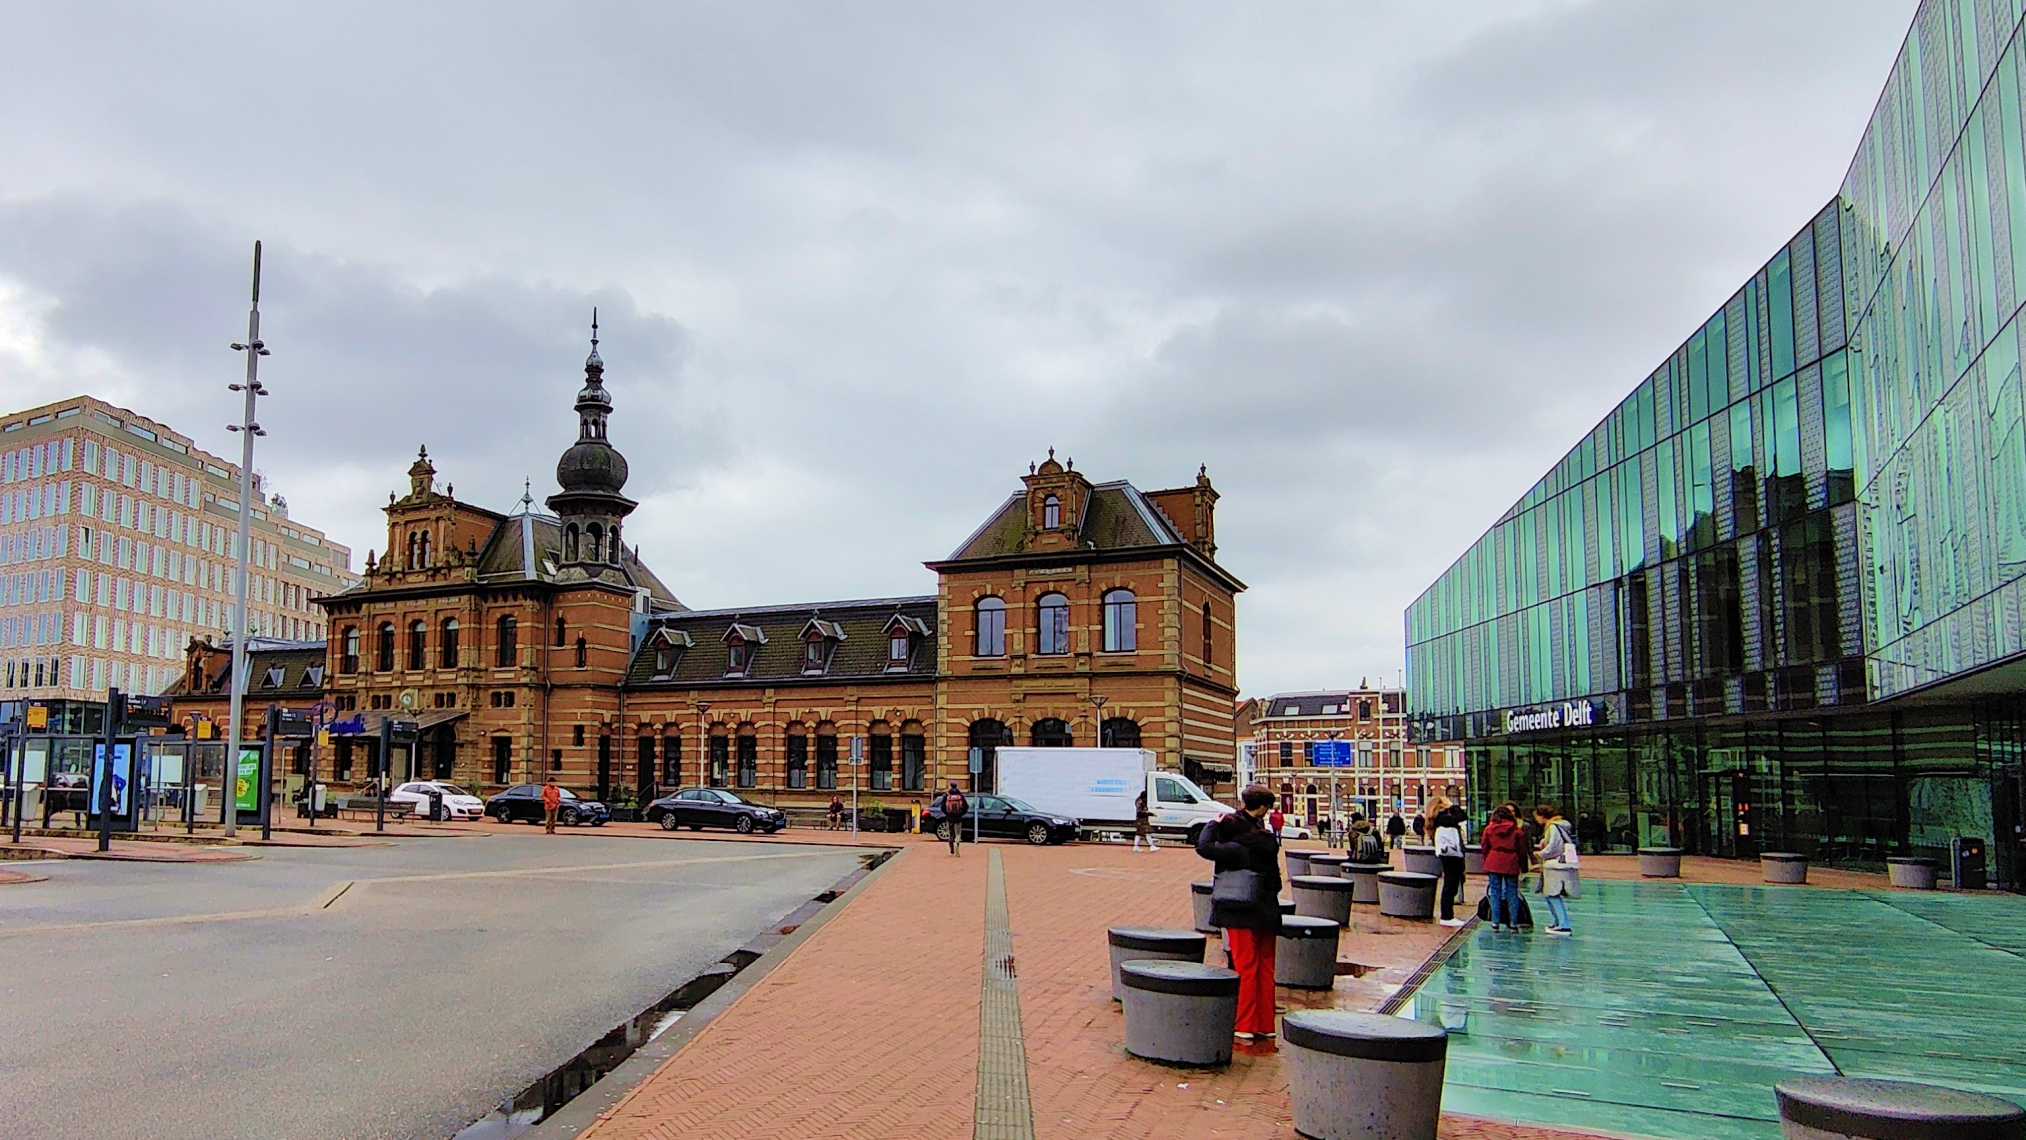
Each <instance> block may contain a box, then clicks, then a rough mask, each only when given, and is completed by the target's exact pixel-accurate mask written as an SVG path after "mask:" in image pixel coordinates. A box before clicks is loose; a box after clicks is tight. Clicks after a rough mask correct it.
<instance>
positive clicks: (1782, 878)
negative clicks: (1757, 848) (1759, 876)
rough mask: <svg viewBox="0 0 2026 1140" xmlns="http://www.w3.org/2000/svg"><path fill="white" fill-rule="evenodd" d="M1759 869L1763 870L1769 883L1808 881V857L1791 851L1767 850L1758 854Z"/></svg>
mask: <svg viewBox="0 0 2026 1140" xmlns="http://www.w3.org/2000/svg"><path fill="white" fill-rule="evenodd" d="M1759 869H1760V870H1761V871H1763V872H1765V876H1766V881H1767V882H1769V883H1805V882H1807V881H1808V857H1807V856H1806V855H1796V854H1794V853H1793V852H1792V851H1767V852H1764V853H1762V854H1760V856H1759Z"/></svg>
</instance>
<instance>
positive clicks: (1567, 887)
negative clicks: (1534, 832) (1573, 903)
mask: <svg viewBox="0 0 2026 1140" xmlns="http://www.w3.org/2000/svg"><path fill="white" fill-rule="evenodd" d="M1534 819H1535V821H1536V822H1538V823H1539V824H1540V825H1541V835H1542V836H1543V838H1542V840H1541V896H1542V897H1543V898H1545V899H1547V900H1548V915H1549V921H1548V933H1549V934H1560V935H1568V934H1569V933H1571V930H1570V927H1569V902H1568V900H1570V899H1572V898H1576V897H1578V896H1579V895H1581V894H1582V893H1583V881H1582V877H1581V875H1580V873H1579V872H1578V871H1577V870H1576V868H1577V865H1578V864H1579V863H1580V862H1581V858H1580V856H1578V855H1577V853H1576V834H1575V830H1574V829H1573V828H1571V827H1570V826H1569V821H1568V820H1566V819H1563V818H1562V813H1561V812H1560V811H1559V810H1557V809H1556V808H1555V805H1553V804H1542V805H1541V806H1539V807H1537V808H1535V809H1534Z"/></svg>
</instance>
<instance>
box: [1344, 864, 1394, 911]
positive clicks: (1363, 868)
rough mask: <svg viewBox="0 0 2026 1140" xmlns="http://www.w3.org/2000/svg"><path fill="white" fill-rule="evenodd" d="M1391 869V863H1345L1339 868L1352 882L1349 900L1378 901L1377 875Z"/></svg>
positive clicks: (1360, 901) (1355, 901) (1359, 901)
mask: <svg viewBox="0 0 2026 1140" xmlns="http://www.w3.org/2000/svg"><path fill="white" fill-rule="evenodd" d="M1392 869H1393V865H1392V864H1391V863H1346V864H1344V865H1343V867H1342V868H1340V870H1341V872H1342V874H1343V876H1344V878H1346V879H1349V880H1350V881H1351V883H1352V888H1351V901H1352V902H1354V903H1375V902H1378V901H1379V876H1380V875H1383V874H1385V873H1386V872H1388V871H1390V870H1392Z"/></svg>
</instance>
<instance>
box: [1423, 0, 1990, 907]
mask: <svg viewBox="0 0 2026 1140" xmlns="http://www.w3.org/2000/svg"><path fill="white" fill-rule="evenodd" d="M2021 12H2022V0H1926V2H1925V3H1923V4H1922V5H1921V6H1920V9H1919V11H1918V12H1917V14H1916V15H1915V17H1914V25H1913V28H1912V30H1911V31H1910V32H1909V34H1908V37H1907V40H1906V43H1905V45H1904V46H1903V47H1902V49H1901V52H1900V55H1899V58H1898V60H1897V61H1896V63H1895V65H1894V67H1893V70H1892V73H1891V76H1890V77H1889V79H1888V81H1887V84H1886V88H1885V92H1884V94H1883V95H1882V96H1881V98H1880V100H1879V103H1878V105H1877V108H1876V110H1875V111H1874V113H1873V115H1872V118H1871V121H1870V123H1869V124H1868V125H1867V127H1866V130H1865V133H1864V137H1863V141H1862V143H1861V144H1860V146H1859V149H1858V153H1857V156H1856V158H1855V159H1854V160H1853V162H1852V164H1851V166H1850V169H1849V172H1848V174H1847V175H1846V176H1845V179H1844V182H1843V186H1842V188H1841V191H1840V192H1839V193H1838V195H1837V196H1836V198H1835V199H1833V200H1832V201H1831V202H1829V203H1828V205H1826V206H1825V207H1824V208H1823V209H1822V210H1821V211H1820V212H1819V213H1818V214H1817V215H1816V216H1815V217H1814V218H1813V219H1811V220H1810V221H1809V222H1808V224H1807V225H1805V226H1803V227H1802V228H1801V229H1800V231H1799V232H1798V233H1796V234H1795V235H1794V237H1793V239H1792V240H1791V241H1789V242H1788V243H1787V244H1786V246H1785V247H1784V248H1782V249H1780V250H1779V251H1777V252H1776V253H1775V254H1774V255H1773V256H1772V257H1771V259H1769V260H1768V261H1767V262H1766V264H1765V265H1764V266H1762V267H1761V268H1760V269H1759V271H1758V272H1757V273H1755V274H1754V275H1753V276H1752V278H1751V279H1750V280H1748V281H1746V282H1745V283H1744V284H1743V286H1742V287H1740V288H1739V289H1738V290H1737V292H1735V293H1734V294H1733V295H1732V296H1731V297H1730V299H1729V300H1728V301H1727V302H1726V303H1725V304H1724V306H1723V307H1722V308H1721V309H1719V310H1717V311H1716V312H1715V313H1712V314H1711V315H1710V317H1709V319H1708V320H1707V321H1705V322H1704V323H1703V324H1702V326H1701V327H1700V328H1698V329H1696V330H1694V331H1693V333H1692V334H1691V335H1690V336H1689V337H1688V338H1687V340H1686V341H1684V342H1683V343H1682V344H1681V345H1680V346H1679V347H1678V348H1676V349H1675V351H1674V352H1673V353H1672V354H1670V355H1669V356H1668V357H1667V359H1666V360H1665V361H1663V362H1662V363H1661V364H1660V365H1659V367H1657V368H1655V369H1654V371H1653V373H1652V374H1651V375H1649V376H1648V377H1646V379H1645V380H1643V381H1642V382H1641V383H1640V384H1639V386H1638V387H1637V388H1636V389H1635V390H1634V391H1633V392H1632V394H1631V395H1629V396H1627V397H1626V398H1625V400H1624V401H1623V402H1622V403H1620V404H1619V405H1618V407H1617V408H1615V409H1614V410H1613V411H1612V412H1611V413H1610V415H1608V416H1606V417H1605V418H1604V420H1603V422H1602V423H1600V424H1598V425H1597V427H1596V428H1595V429H1594V430H1592V431H1591V432H1590V433H1589V434H1588V435H1587V436H1585V437H1584V438H1583V439H1582V441H1581V442H1579V443H1578V444H1577V445H1576V446H1575V447H1574V448H1573V449H1571V450H1570V451H1569V453H1568V454H1567V455H1566V456H1564V457H1563V459H1562V460H1561V462H1559V463H1558V464H1556V465H1555V467H1554V469H1553V470H1552V471H1550V472H1549V473H1548V474H1547V475H1546V476H1545V477H1544V478H1542V479H1541V480H1540V481H1539V482H1538V483H1536V484H1535V485H1534V486H1533V487H1532V488H1531V489H1530V490H1528V491H1527V493H1526V494H1525V495H1524V496H1523V497H1522V498H1521V499H1520V501H1519V502H1518V503H1516V504H1514V506H1513V507H1512V509H1511V510H1509V511H1507V512H1506V513H1505V515H1504V516H1503V517H1501V518H1500V519H1499V521H1498V522H1497V524H1496V525H1495V526H1493V528H1492V529H1491V530H1490V531H1489V532H1488V533H1486V534H1485V535H1484V536H1483V537H1481V538H1480V539H1478V541H1477V542H1476V543H1474V544H1473V545H1472V546H1471V548H1470V549H1469V550H1468V551H1466V552H1465V553H1464V555H1463V556H1462V557H1461V558H1459V559H1458V560H1457V562H1456V563H1455V564H1454V565H1452V566H1451V567H1450V568H1449V569H1448V570H1447V571H1446V572H1445V573H1444V574H1443V575H1442V577H1441V578H1440V579H1438V580H1437V581H1436V582H1435V583H1434V584H1433V585H1432V586H1430V587H1429V588H1428V590H1427V591H1426V592H1424V593H1423V594H1422V595H1421V597H1420V598H1418V599H1417V600H1416V601H1415V602H1414V603H1413V605H1412V606H1410V607H1409V609H1408V611H1407V618H1406V626H1407V661H1408V677H1409V682H1408V689H1409V694H1410V695H1409V700H1410V708H1411V710H1412V713H1413V715H1414V719H1415V725H1416V732H1417V734H1418V735H1420V736H1422V737H1423V738H1425V739H1461V740H1464V741H1466V742H1467V744H1468V746H1469V752H1468V754H1469V756H1470V761H1471V769H1472V780H1473V799H1474V801H1475V802H1476V803H1477V804H1478V805H1480V806H1481V805H1483V804H1484V803H1486V802H1487V801H1493V800H1500V799H1505V798H1512V799H1516V800H1523V801H1524V800H1532V799H1552V800H1558V801H1560V802H1562V803H1563V805H1564V807H1565V809H1566V810H1568V811H1569V814H1570V815H1571V817H1572V818H1578V820H1579V824H1581V825H1582V829H1583V830H1584V831H1585V833H1586V838H1587V839H1588V841H1589V842H1590V843H1591V844H1592V845H1593V846H1596V847H1603V848H1621V849H1622V848H1626V847H1630V846H1633V845H1640V844H1648V845H1651V844H1662V843H1672V844H1676V845H1680V846H1683V847H1686V848H1688V849H1690V850H1695V851H1706V852H1711V853H1719V854H1729V855H1750V854H1753V853H1754V852H1756V851H1759V850H1769V849H1799V850H1803V851H1807V852H1810V853H1812V854H1814V855H1816V856H1817V857H1818V858H1823V859H1828V860H1838V861H1851V862H1876V861H1880V860H1882V859H1883V858H1884V857H1886V856H1887V855H1890V854H1899V853H1905V852H1908V851H1921V852H1924V853H1934V851H1935V850H1937V849H1938V847H1939V846H1940V845H1945V844H1946V841H1947V838H1948V837H1949V836H1952V835H1970V836H1981V837H1983V838H1985V839H1986V841H1987V842H1988V843H1989V844H1991V847H1992V851H1993V854H1994V855H1995V856H1996V857H1997V864H1998V869H1999V871H2000V872H2001V873H2002V874H2004V875H2005V876H2007V877H2008V878H2011V879H2013V880H2015V881H2016V879H2017V877H2018V875H2017V864H2018V863H2019V860H2020V856H2021V854H2022V850H2021V847H2020V840H2021V838H2022V833H2021V832H2019V831H2018V830H2017V827H2018V824H2019V823H2021V822H2026V816H2022V811H2021V808H2022V804H2021V801H2020V794H2021V793H2020V776H2019V764H2020V759H2019V757H2020V754H2021V741H2022V736H2021V731H2020V722H2021V719H2022V708H2021V704H2020V697H2021V696H2022V695H2026V644H2022V619H2021V607H2022V603H2026V402H2022V401H2026V396H2022V384H2021V379H2020V359H2021V352H2022V349H2026V345H2022V343H2021V338H2022V332H2026V330H2022V322H2020V321H2018V320H2017V319H2016V318H2017V315H2018V313H2019V310H2020V308H2021V306H2022V302H2026V132H2022V118H2026V103H2022V95H2021V80H2022V75H2021V71H2022V66H2021V55H2022V51H2021Z"/></svg>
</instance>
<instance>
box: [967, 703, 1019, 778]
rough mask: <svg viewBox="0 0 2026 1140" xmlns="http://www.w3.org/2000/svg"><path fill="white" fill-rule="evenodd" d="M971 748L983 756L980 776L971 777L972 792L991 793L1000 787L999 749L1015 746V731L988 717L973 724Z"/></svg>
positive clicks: (979, 770) (979, 771)
mask: <svg viewBox="0 0 2026 1140" xmlns="http://www.w3.org/2000/svg"><path fill="white" fill-rule="evenodd" d="M970 740H971V747H973V748H976V749H977V750H978V751H979V752H981V753H982V754H983V763H982V764H981V765H980V767H979V769H978V774H977V775H975V776H973V777H971V790H972V791H974V792H989V791H991V790H993V789H994V788H996V787H998V786H999V749H1001V748H1010V747H1012V745H1013V730H1012V729H1011V728H1009V727H1007V725H1006V724H1005V723H1004V722H1003V721H997V720H993V719H992V718H990V717H986V718H985V719H983V720H974V721H972V722H971V732H970Z"/></svg>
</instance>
